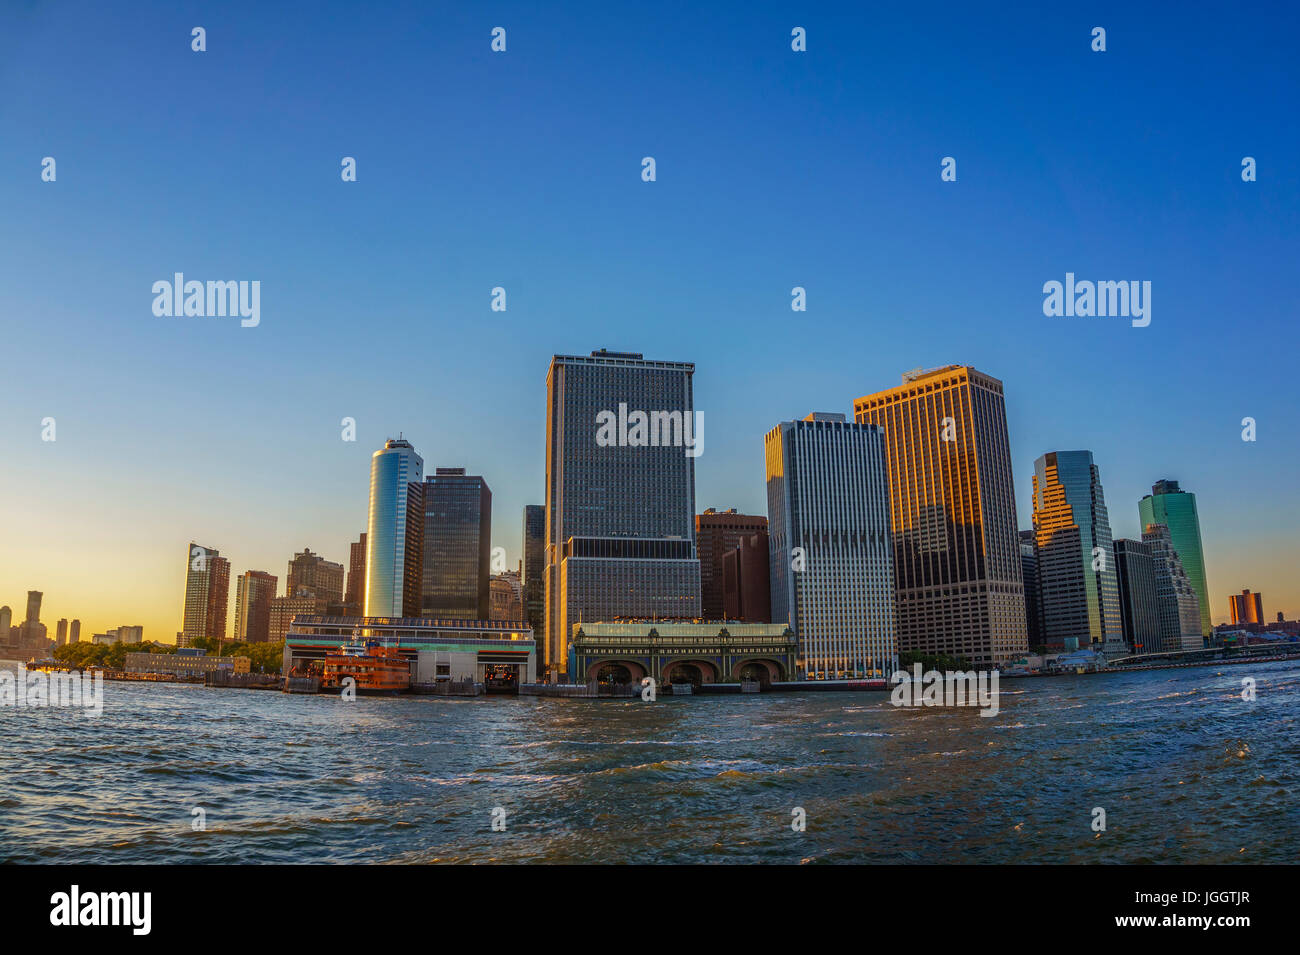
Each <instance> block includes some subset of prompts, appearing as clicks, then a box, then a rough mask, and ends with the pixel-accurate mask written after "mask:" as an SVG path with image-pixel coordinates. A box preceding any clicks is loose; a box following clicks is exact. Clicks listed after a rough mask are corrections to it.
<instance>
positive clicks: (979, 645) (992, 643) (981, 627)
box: [773, 365, 1028, 666]
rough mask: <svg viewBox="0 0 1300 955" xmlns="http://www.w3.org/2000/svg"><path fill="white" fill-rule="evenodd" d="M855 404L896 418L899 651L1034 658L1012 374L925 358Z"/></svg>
mask: <svg viewBox="0 0 1300 955" xmlns="http://www.w3.org/2000/svg"><path fill="white" fill-rule="evenodd" d="M853 409H854V415H855V417H856V419H857V421H858V422H859V423H860V424H875V425H879V426H880V427H882V428H884V429H885V453H886V463H887V470H888V473H889V485H890V487H889V506H890V520H891V522H892V531H893V538H894V577H895V581H896V585H897V600H898V649H899V651H900V652H903V651H908V650H919V651H924V652H926V653H932V654H946V655H948V656H953V657H962V658H964V659H966V660H967V661H968V662H969V663H971V664H973V665H975V666H992V665H993V664H996V663H1001V662H1004V661H1010V660H1018V659H1021V658H1023V657H1024V656H1025V654H1026V653H1027V652H1028V630H1027V626H1026V622H1025V587H1024V578H1023V576H1022V570H1021V565H1020V545H1019V539H1018V538H1017V526H1016V499H1015V483H1014V481H1013V480H1012V476H1011V444H1010V440H1009V439H1008V437H1007V414H1006V402H1005V398H1004V396H1003V390H1002V382H1000V381H998V380H997V379H996V378H993V377H991V376H989V375H986V374H984V373H983V372H980V371H977V370H976V369H974V368H971V367H969V366H963V365H949V366H947V367H945V368H939V369H935V370H933V371H922V370H920V369H917V370H916V371H911V372H908V373H907V374H905V375H903V383H902V385H901V386H899V387H897V388H892V389H890V390H888V391H881V392H878V393H876V394H872V395H867V396H866V397H863V398H859V399H857V401H855V402H854V403H853ZM774 587H775V582H774ZM773 612H775V607H773Z"/></svg>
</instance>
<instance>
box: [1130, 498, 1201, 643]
mask: <svg viewBox="0 0 1300 955" xmlns="http://www.w3.org/2000/svg"><path fill="white" fill-rule="evenodd" d="M1138 517H1139V519H1140V520H1141V523H1142V526H1143V527H1146V526H1147V525H1148V524H1163V525H1165V527H1167V528H1169V539H1170V541H1171V543H1172V545H1173V548H1174V550H1175V551H1177V553H1178V558H1179V560H1181V561H1182V565H1183V570H1184V571H1185V572H1186V573H1187V579H1188V580H1189V581H1191V584H1192V590H1194V591H1195V592H1196V597H1197V600H1198V601H1199V602H1200V609H1201V636H1202V637H1204V638H1206V639H1209V637H1210V635H1211V634H1212V633H1213V630H1214V628H1213V627H1212V626H1211V624H1210V589H1209V585H1208V583H1207V582H1206V579H1205V554H1204V552H1203V551H1202V550H1201V519H1200V517H1199V516H1198V515H1197V513H1196V495H1195V494H1191V493H1189V492H1187V491H1184V490H1181V489H1180V488H1179V487H1178V482H1177V481H1169V480H1165V481H1157V482H1156V483H1155V484H1153V485H1151V493H1150V494H1148V495H1147V496H1146V497H1144V498H1142V500H1141V501H1139V502H1138Z"/></svg>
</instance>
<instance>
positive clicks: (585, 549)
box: [545, 349, 703, 677]
mask: <svg viewBox="0 0 1300 955" xmlns="http://www.w3.org/2000/svg"><path fill="white" fill-rule="evenodd" d="M694 374H695V365H694V364H692V363H690V362H676V361H647V360H646V359H644V358H643V357H642V356H641V355H640V354H636V353H631V352H610V351H605V350H603V349H602V350H601V351H598V352H592V353H591V355H590V356H589V357H582V356H577V355H556V356H554V357H553V358H552V359H551V366H550V369H549V370H548V372H547V376H546V400H547V415H546V565H547V566H546V574H547V577H546V642H545V647H546V664H547V666H548V667H549V668H550V670H549V672H550V675H551V676H552V677H558V676H560V675H562V674H564V673H566V672H567V669H568V659H569V653H568V649H569V648H568V643H569V639H570V637H571V635H572V633H573V625H574V624H576V623H578V622H579V621H583V620H614V619H618V618H633V617H661V618H665V617H671V618H676V619H682V618H686V619H692V618H697V617H699V615H700V562H699V558H698V556H697V555H696V550H695V520H694V517H695V455H696V454H697V453H698V451H697V449H698V450H703V445H702V444H701V443H700V442H701V441H702V440H703V434H697V432H698V428H697V426H696V417H695V402H694V392H693V390H692V389H693V378H694Z"/></svg>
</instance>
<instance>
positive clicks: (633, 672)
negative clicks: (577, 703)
mask: <svg viewBox="0 0 1300 955" xmlns="http://www.w3.org/2000/svg"><path fill="white" fill-rule="evenodd" d="M644 676H645V668H644V667H642V666H640V665H638V664H636V663H633V662H632V661H631V660H602V661H600V662H599V663H595V664H592V666H591V668H590V669H589V670H588V671H587V682H588V683H607V684H609V685H611V686H620V685H624V684H628V683H640V682H641V678H642V677H644Z"/></svg>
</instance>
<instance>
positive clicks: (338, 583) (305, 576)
mask: <svg viewBox="0 0 1300 955" xmlns="http://www.w3.org/2000/svg"><path fill="white" fill-rule="evenodd" d="M284 593H285V596H287V597H297V596H300V595H302V594H304V593H307V594H311V595H312V596H313V597H318V598H320V599H321V600H323V601H325V602H326V603H327V604H331V603H335V604H336V603H342V602H343V565H342V564H339V563H336V562H335V561H332V560H326V559H325V558H324V557H322V556H321V555H320V554H313V553H312V552H311V548H308V547H304V548H303V549H302V553H299V554H294V555H293V557H291V558H290V559H289V575H288V577H287V578H286V581H285V589H284ZM272 596H275V595H274V594H272Z"/></svg>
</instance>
